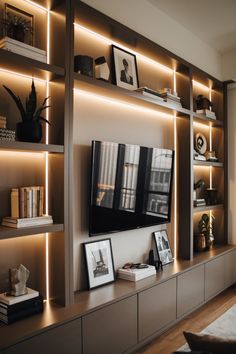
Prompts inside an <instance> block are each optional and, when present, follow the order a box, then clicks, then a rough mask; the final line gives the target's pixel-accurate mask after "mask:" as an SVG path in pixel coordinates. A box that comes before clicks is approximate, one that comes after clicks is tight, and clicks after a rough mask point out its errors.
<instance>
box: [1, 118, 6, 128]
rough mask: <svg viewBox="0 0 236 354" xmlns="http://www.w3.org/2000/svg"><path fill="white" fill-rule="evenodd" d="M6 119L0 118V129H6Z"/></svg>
mask: <svg viewBox="0 0 236 354" xmlns="http://www.w3.org/2000/svg"><path fill="white" fill-rule="evenodd" d="M6 127H7V119H6V117H3V116H0V129H6Z"/></svg>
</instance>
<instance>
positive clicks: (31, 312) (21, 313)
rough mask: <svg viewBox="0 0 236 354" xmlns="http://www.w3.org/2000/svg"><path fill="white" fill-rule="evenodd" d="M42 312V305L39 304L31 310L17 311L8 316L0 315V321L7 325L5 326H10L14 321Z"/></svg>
mask: <svg viewBox="0 0 236 354" xmlns="http://www.w3.org/2000/svg"><path fill="white" fill-rule="evenodd" d="M42 311H43V304H40V305H38V306H35V307H32V308H28V309H24V310H22V311H19V312H17V313H14V314H11V315H9V316H6V315H0V319H1V321H3V322H5V323H7V324H11V323H13V322H15V321H18V320H20V319H23V318H25V317H28V316H30V315H34V314H36V313H40V312H42Z"/></svg>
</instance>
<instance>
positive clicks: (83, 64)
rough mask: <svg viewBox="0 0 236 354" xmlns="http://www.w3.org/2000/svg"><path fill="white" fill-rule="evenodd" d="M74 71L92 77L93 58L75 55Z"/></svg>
mask: <svg viewBox="0 0 236 354" xmlns="http://www.w3.org/2000/svg"><path fill="white" fill-rule="evenodd" d="M74 70H75V72H77V73H79V74H82V75H86V76H90V77H93V58H92V57H89V56H88V55H75V57H74Z"/></svg>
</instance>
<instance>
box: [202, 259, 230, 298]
mask: <svg viewBox="0 0 236 354" xmlns="http://www.w3.org/2000/svg"><path fill="white" fill-rule="evenodd" d="M224 278H225V256H221V257H218V258H216V259H213V260H212V261H210V262H207V263H206V264H205V300H208V299H209V298H211V297H213V296H214V295H216V294H217V293H219V292H220V291H221V290H223V289H224V285H225V281H224Z"/></svg>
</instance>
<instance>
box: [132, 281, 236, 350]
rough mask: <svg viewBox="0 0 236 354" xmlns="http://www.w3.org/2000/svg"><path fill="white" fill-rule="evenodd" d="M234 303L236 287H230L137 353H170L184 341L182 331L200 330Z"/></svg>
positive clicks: (235, 301)
mask: <svg viewBox="0 0 236 354" xmlns="http://www.w3.org/2000/svg"><path fill="white" fill-rule="evenodd" d="M235 303H236V287H235V286H234V287H231V288H229V289H227V290H226V291H224V292H223V293H222V294H220V295H218V296H217V297H215V298H214V299H213V300H211V301H210V302H208V303H207V304H205V305H204V306H202V307H201V308H200V309H198V310H196V311H195V312H194V313H192V314H191V315H189V316H187V317H186V318H185V319H183V320H182V321H181V322H179V323H178V324H177V325H175V326H174V327H172V328H171V329H169V330H168V331H167V332H165V333H164V334H162V335H161V336H160V337H159V338H157V339H156V340H154V341H152V342H151V343H150V344H149V345H147V346H145V347H143V348H142V349H140V350H138V351H137V352H136V353H138V354H170V353H172V352H174V351H175V350H177V349H178V348H179V347H181V346H182V345H183V344H184V343H185V339H184V337H183V334H182V333H183V331H184V330H186V331H192V332H201V331H202V330H203V329H204V328H205V327H207V326H208V325H209V324H210V323H211V322H213V321H215V320H216V319H217V318H218V317H219V316H221V315H222V314H223V313H224V312H225V311H227V310H228V309H229V308H230V307H231V306H232V305H234V304H235Z"/></svg>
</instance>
